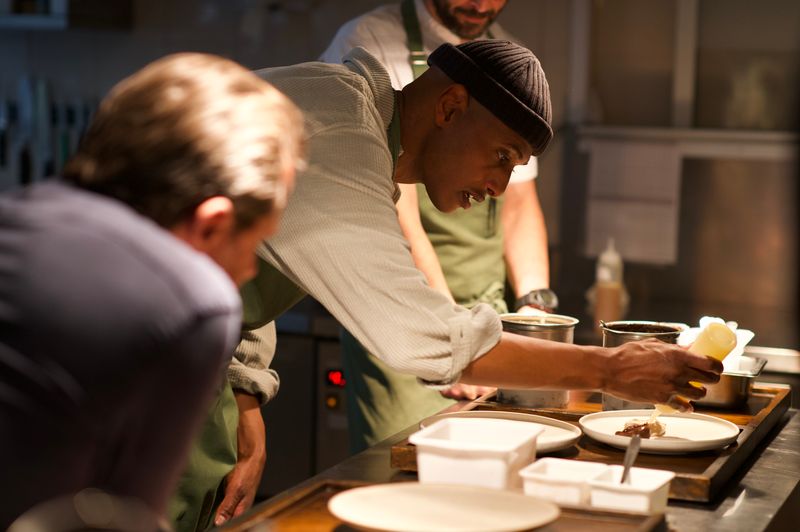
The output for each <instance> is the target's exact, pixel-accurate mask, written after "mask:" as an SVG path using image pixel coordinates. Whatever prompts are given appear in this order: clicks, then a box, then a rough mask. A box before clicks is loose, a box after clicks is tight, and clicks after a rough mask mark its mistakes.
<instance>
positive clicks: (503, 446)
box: [408, 418, 543, 489]
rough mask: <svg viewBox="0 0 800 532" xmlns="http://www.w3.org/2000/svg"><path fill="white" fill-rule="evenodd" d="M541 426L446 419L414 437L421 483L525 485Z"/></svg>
mask: <svg viewBox="0 0 800 532" xmlns="http://www.w3.org/2000/svg"><path fill="white" fill-rule="evenodd" d="M542 430H543V429H542V427H541V426H538V425H535V424H533V423H526V422H524V421H511V420H508V419H489V418H445V419H442V420H440V421H437V422H435V423H433V424H431V425H428V426H427V427H425V428H424V429H422V430H420V431H419V432H415V433H414V434H412V435H411V436H409V438H408V440H409V441H410V442H411V443H413V444H414V445H416V446H417V470H418V475H419V481H420V482H422V483H446V484H463V485H469V486H484V487H487V488H494V489H520V488H521V485H522V480H521V478H520V476H519V470H520V469H522V468H523V467H524V466H526V465H527V464H529V463H531V462H532V461H533V460H534V459H535V458H536V438H537V436H538V435H539V434H540V433H541V432H542Z"/></svg>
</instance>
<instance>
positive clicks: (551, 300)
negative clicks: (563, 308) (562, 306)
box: [514, 288, 558, 312]
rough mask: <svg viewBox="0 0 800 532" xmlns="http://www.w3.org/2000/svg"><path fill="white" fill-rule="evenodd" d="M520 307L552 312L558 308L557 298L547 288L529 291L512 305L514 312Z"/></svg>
mask: <svg viewBox="0 0 800 532" xmlns="http://www.w3.org/2000/svg"><path fill="white" fill-rule="evenodd" d="M522 307H533V308H538V309H539V310H543V311H545V312H553V311H554V310H555V309H557V308H558V296H557V295H556V293H555V292H553V291H552V290H550V289H549V288H539V289H537V290H531V291H530V292H528V293H527V294H525V295H524V296H522V297H520V298H519V299H517V301H516V303H514V308H515V309H516V310H519V309H521V308H522Z"/></svg>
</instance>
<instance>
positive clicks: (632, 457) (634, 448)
mask: <svg viewBox="0 0 800 532" xmlns="http://www.w3.org/2000/svg"><path fill="white" fill-rule="evenodd" d="M641 445H642V438H641V437H640V436H639V435H638V434H636V435H634V436H633V438H631V442H630V443H629V444H628V448H627V449H626V450H625V458H623V459H622V466H623V469H622V478H621V479H620V480H619V483H620V484H625V482H626V481H628V475H629V473H630V471H631V466H632V465H633V462H635V461H636V456H638V454H639V447H640V446H641Z"/></svg>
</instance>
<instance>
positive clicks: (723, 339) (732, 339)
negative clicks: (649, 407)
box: [650, 322, 736, 420]
mask: <svg viewBox="0 0 800 532" xmlns="http://www.w3.org/2000/svg"><path fill="white" fill-rule="evenodd" d="M734 347H736V333H735V332H733V331H732V330H731V329H730V327H728V326H727V325H725V324H723V323H718V322H711V323H709V324H708V325H706V326H705V328H703V330H702V331H700V334H698V335H697V338H696V339H695V341H694V343H693V344H692V345H691V346H689V352H690V353H694V354H696V355H705V356H709V357H712V358H716V359H717V360H719V361H720V362H722V360H723V359H724V358H725V357H726V356H728V353H730V352H731V351H733V348H734ZM689 384H691V385H692V386H694V387H697V388H699V387H700V386H701V384H700V383H699V382H691V381H690V382H689ZM655 407H656V410H655V412H653V415H652V416H651V417H650V419H651V420H655V418H656V417H657V416H658V414H670V413H672V412H677V410H676V409H674V408H672V407H671V406H669V405H664V404H656V405H655ZM656 412H658V413H656Z"/></svg>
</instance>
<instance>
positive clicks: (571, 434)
mask: <svg viewBox="0 0 800 532" xmlns="http://www.w3.org/2000/svg"><path fill="white" fill-rule="evenodd" d="M449 417H466V418H492V419H510V420H512V421H525V422H528V423H534V424H536V425H540V426H541V427H542V429H544V431H543V432H542V433H541V434H539V436H538V437H537V438H536V454H543V453H552V452H555V451H560V450H561V449H567V448H569V447H571V446H572V445H573V444H574V443H575V442H576V441H578V440H579V439H580V437H581V429H579V428H578V427H576V426H575V425H570V424H569V423H567V422H566V421H559V420H558V419H550V418H549V417H544V416H536V415H534V414H525V413H523V412H499V411H492V410H465V411H462V412H447V413H445V414H436V415H435V416H431V417H427V418H425V419H423V420H422V421H420V422H419V428H421V429H424V428H425V427H427V426H428V425H430V424H431V423H433V422H434V421H439V420H440V419H445V418H449Z"/></svg>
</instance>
